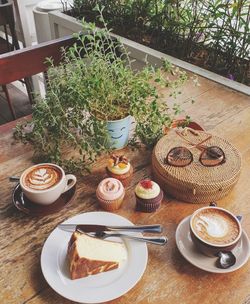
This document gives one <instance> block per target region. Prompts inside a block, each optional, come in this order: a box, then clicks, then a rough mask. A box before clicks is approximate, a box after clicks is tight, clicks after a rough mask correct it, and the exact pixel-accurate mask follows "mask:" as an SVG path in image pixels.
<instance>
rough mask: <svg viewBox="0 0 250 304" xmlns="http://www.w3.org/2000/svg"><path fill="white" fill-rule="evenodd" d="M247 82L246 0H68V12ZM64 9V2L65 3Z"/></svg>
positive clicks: (249, 10)
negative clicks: (100, 13)
mask: <svg viewBox="0 0 250 304" xmlns="http://www.w3.org/2000/svg"><path fill="white" fill-rule="evenodd" d="M96 5H99V6H104V7H105V9H104V17H105V20H106V21H107V23H108V24H109V26H110V28H112V29H113V31H114V32H116V33H118V34H120V35H121V36H125V37H128V38H130V39H132V40H136V41H138V42H140V43H143V44H145V45H149V46H151V47H153V48H156V49H158V50H160V51H163V52H165V53H167V54H169V55H173V56H175V57H178V58H181V59H184V60H186V61H189V62H191V63H194V64H196V65H199V66H202V67H204V68H206V69H208V70H212V71H215V72H217V73H219V74H221V75H224V76H226V77H228V78H230V79H233V80H237V81H239V82H242V83H245V84H248V85H250V64H249V59H250V34H249V27H250V2H249V0H204V1H197V0H175V1H172V0H127V1H124V0H74V4H73V8H72V9H71V10H70V12H69V14H72V15H73V16H75V17H78V18H82V17H83V16H84V17H85V18H86V20H87V21H97V22H98V12H96V11H95V10H94V8H95V7H96ZM65 9H69V7H67V8H65Z"/></svg>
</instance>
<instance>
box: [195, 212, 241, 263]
mask: <svg viewBox="0 0 250 304" xmlns="http://www.w3.org/2000/svg"><path fill="white" fill-rule="evenodd" d="M189 227H190V234H191V238H192V241H193V243H194V244H195V246H196V248H197V249H198V250H199V251H200V252H202V253H203V254H205V255H206V256H210V257H214V256H217V255H218V253H219V252H221V251H232V250H233V248H234V247H235V246H236V245H237V244H238V242H239V240H240V238H241V235H242V227H241V224H240V222H239V220H238V219H237V218H236V216H235V215H233V214H232V213H231V212H230V211H228V210H226V209H224V208H220V207H204V208H200V209H198V210H196V211H195V212H194V213H193V215H192V216H191V218H190V225H189Z"/></svg>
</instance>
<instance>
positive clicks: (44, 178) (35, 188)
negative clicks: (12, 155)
mask: <svg viewBox="0 0 250 304" xmlns="http://www.w3.org/2000/svg"><path fill="white" fill-rule="evenodd" d="M75 184H76V177H75V175H73V174H67V175H66V174H65V172H64V170H63V169H62V168H61V167H60V166H58V165H55V164H51V163H43V164H38V165H34V166H32V167H29V168H28V169H26V170H25V171H24V172H23V173H22V175H21V177H20V186H21V188H22V191H23V193H24V195H25V196H26V197H27V198H28V199H29V200H30V201H31V202H33V203H36V204H40V205H49V204H52V203H54V202H55V201H56V200H57V199H58V198H59V197H60V196H61V194H62V193H64V192H66V191H68V190H69V189H71V188H72V187H73V186H74V185H75Z"/></svg>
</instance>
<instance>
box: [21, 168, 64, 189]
mask: <svg viewBox="0 0 250 304" xmlns="http://www.w3.org/2000/svg"><path fill="white" fill-rule="evenodd" d="M61 177H62V173H61V171H60V170H59V169H57V168H56V167H52V166H39V167H35V168H34V169H33V170H31V171H30V172H28V173H27V174H26V176H25V178H24V184H25V186H26V187H28V188H31V189H33V190H47V189H49V188H51V187H53V186H54V185H56V184H57V183H58V182H59V181H60V180H61Z"/></svg>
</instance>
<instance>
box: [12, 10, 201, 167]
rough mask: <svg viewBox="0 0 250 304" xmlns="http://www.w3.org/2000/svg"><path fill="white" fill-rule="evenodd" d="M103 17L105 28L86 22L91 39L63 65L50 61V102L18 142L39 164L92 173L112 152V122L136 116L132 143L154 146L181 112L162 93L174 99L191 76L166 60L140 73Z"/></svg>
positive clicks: (40, 106) (81, 41)
mask: <svg viewBox="0 0 250 304" xmlns="http://www.w3.org/2000/svg"><path fill="white" fill-rule="evenodd" d="M99 14H101V16H100V19H101V21H102V22H103V23H104V28H103V29H97V28H96V27H95V25H94V24H93V23H87V22H84V21H83V31H84V33H87V34H85V35H79V34H78V35H77V36H76V38H77V39H78V43H76V44H75V45H74V46H73V47H71V48H69V49H67V50H64V51H63V56H64V61H63V63H61V64H60V65H59V66H54V65H53V62H52V61H51V60H50V68H49V70H48V81H47V88H48V89H47V93H46V97H45V98H44V99H42V100H39V101H38V102H37V103H36V105H35V106H34V111H33V118H32V122H29V123H26V124H24V125H21V126H19V127H17V129H16V136H17V138H21V139H22V140H23V141H24V142H30V143H32V144H33V145H34V149H35V158H36V159H37V160H39V161H49V162H53V163H57V164H59V165H63V166H64V168H66V169H70V170H73V169H77V168H80V169H88V168H89V166H90V165H91V164H92V163H93V162H94V161H95V160H96V157H97V156H98V155H100V153H102V152H107V151H109V150H110V145H109V136H108V131H107V121H108V120H116V119H121V118H124V117H126V116H128V115H131V116H133V117H134V119H135V121H136V128H135V132H134V136H133V138H132V139H131V140H132V142H138V141H139V142H141V143H143V144H146V145H148V146H152V145H154V144H155V143H156V141H157V140H158V139H159V138H160V137H161V136H162V135H163V130H164V127H167V126H170V124H171V122H172V119H173V117H175V116H176V115H178V114H179V113H180V111H181V110H180V106H179V105H178V104H175V103H172V106H171V108H169V107H168V104H167V100H166V98H165V99H162V98H160V96H159V95H158V88H159V87H161V86H164V87H168V88H169V95H170V96H172V99H174V98H175V97H176V96H178V95H179V94H180V86H181V85H182V84H183V83H185V82H186V81H187V75H186V73H185V72H184V71H181V70H179V69H178V68H175V67H173V66H172V65H171V64H170V63H168V62H166V61H165V62H163V67H162V68H161V69H156V68H154V67H152V66H146V67H145V68H143V69H142V70H140V71H134V70H133V69H132V62H131V61H130V58H129V55H128V53H127V52H126V50H125V49H124V47H123V45H122V44H121V43H119V42H118V41H116V40H114V39H113V38H112V37H111V36H110V32H109V30H107V28H106V26H105V22H104V19H103V17H102V12H101V11H100V12H99ZM193 80H194V82H197V81H196V79H193ZM72 147H74V149H75V151H77V152H78V153H77V154H74V156H73V157H72V155H71V154H70V153H69V154H68V153H67V151H70V150H72V149H71V148H72ZM68 148H70V149H68Z"/></svg>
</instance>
